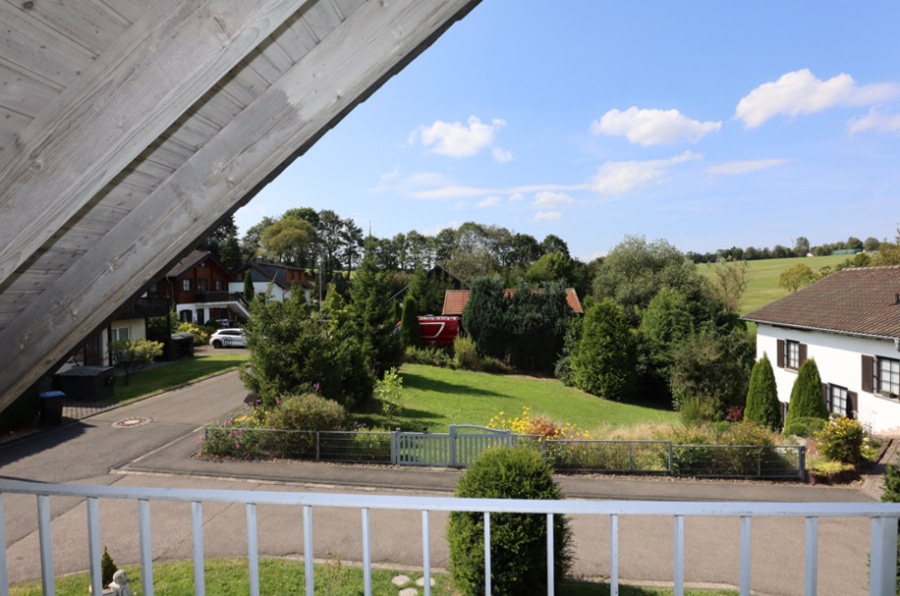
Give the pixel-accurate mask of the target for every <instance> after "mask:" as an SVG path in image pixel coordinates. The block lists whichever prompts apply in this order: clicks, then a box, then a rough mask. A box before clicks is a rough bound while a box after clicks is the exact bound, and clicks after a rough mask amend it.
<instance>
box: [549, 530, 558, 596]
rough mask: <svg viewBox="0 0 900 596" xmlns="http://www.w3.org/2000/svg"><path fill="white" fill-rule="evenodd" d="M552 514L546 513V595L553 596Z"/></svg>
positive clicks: (554, 589) (554, 591)
mask: <svg viewBox="0 0 900 596" xmlns="http://www.w3.org/2000/svg"><path fill="white" fill-rule="evenodd" d="M554 552H555V551H554V548H553V514H552V513H548V514H547V595H548V596H553V595H554V594H555V593H556V586H555V582H554V575H555V572H556V570H555V569H554V561H553V553H554Z"/></svg>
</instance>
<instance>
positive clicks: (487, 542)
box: [484, 511, 491, 596]
mask: <svg viewBox="0 0 900 596" xmlns="http://www.w3.org/2000/svg"><path fill="white" fill-rule="evenodd" d="M484 595H485V596H491V514H490V512H488V511H485V512H484Z"/></svg>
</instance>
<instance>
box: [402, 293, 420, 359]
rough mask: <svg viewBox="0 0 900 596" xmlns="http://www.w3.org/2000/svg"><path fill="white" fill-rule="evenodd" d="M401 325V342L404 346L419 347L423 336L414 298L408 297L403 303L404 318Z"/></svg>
mask: <svg viewBox="0 0 900 596" xmlns="http://www.w3.org/2000/svg"><path fill="white" fill-rule="evenodd" d="M401 321H402V322H401V323H400V342H401V343H402V344H403V345H404V346H413V347H414V348H415V347H419V345H421V343H422V334H421V330H420V329H419V308H418V305H417V304H416V299H415V297H414V296H410V295H407V296H406V300H404V301H403V318H402V319H401Z"/></svg>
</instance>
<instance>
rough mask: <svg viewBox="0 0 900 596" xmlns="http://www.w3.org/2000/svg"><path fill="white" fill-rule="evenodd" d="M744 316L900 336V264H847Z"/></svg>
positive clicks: (773, 322)
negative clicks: (883, 265)
mask: <svg viewBox="0 0 900 596" xmlns="http://www.w3.org/2000/svg"><path fill="white" fill-rule="evenodd" d="M742 318H744V319H746V320H748V321H755V322H757V323H768V324H770V325H783V326H786V327H797V328H802V329H815V330H821V331H830V332H834V333H845V334H851V335H865V336H875V337H888V338H896V337H900V266H892V267H865V268H858V269H844V270H842V271H838V272H837V273H833V274H831V275H829V276H828V277H825V278H823V279H820V280H819V281H817V282H815V283H814V284H812V285H809V286H807V287H805V288H803V289H801V290H799V291H797V292H794V293H793V294H791V295H789V296H785V297H784V298H782V299H781V300H778V301H776V302H773V303H771V304H769V305H767V306H764V307H762V308H760V309H758V310H755V311H753V312H751V313H748V314H747V315H745V316H744V317H742Z"/></svg>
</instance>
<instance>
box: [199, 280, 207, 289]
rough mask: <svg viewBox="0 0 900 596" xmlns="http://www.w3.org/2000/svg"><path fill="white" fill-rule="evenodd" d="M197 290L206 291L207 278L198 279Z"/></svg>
mask: <svg viewBox="0 0 900 596" xmlns="http://www.w3.org/2000/svg"><path fill="white" fill-rule="evenodd" d="M197 291H198V292H205V291H206V280H205V279H198V280H197Z"/></svg>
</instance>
